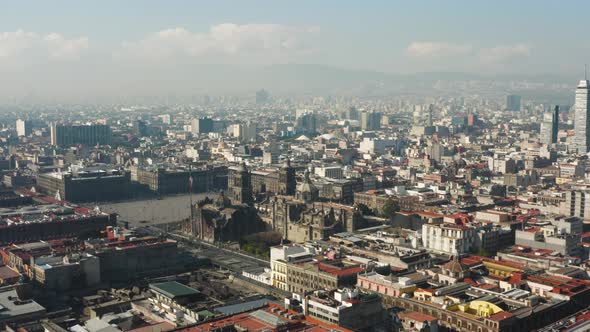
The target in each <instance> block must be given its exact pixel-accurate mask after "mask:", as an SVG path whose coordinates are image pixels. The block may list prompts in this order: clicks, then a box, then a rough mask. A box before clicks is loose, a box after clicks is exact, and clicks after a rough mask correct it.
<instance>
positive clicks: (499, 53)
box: [479, 44, 532, 63]
mask: <svg viewBox="0 0 590 332" xmlns="http://www.w3.org/2000/svg"><path fill="white" fill-rule="evenodd" d="M531 48H532V47H531V46H530V45H528V44H515V45H504V46H496V47H492V48H484V49H481V50H480V51H479V59H480V60H481V61H482V62H484V63H497V62H504V61H508V60H511V59H514V58H519V57H527V56H529V55H530V54H531Z"/></svg>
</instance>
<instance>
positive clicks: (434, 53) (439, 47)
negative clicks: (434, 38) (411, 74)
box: [406, 42, 473, 58]
mask: <svg viewBox="0 0 590 332" xmlns="http://www.w3.org/2000/svg"><path fill="white" fill-rule="evenodd" d="M472 49H473V48H472V47H471V45H468V44H453V43H446V42H413V43H411V44H410V45H409V46H408V47H407V49H406V53H407V54H408V55H409V56H411V57H416V58H430V57H445V56H458V55H466V54H469V53H470V52H471V51H472Z"/></svg>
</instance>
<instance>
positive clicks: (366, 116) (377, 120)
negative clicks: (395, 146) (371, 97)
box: [361, 111, 382, 130]
mask: <svg viewBox="0 0 590 332" xmlns="http://www.w3.org/2000/svg"><path fill="white" fill-rule="evenodd" d="M381 117H382V114H381V113H380V112H367V111H363V112H362V113H361V129H362V130H379V129H381Z"/></svg>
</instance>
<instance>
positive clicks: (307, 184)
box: [257, 170, 367, 242]
mask: <svg viewBox="0 0 590 332" xmlns="http://www.w3.org/2000/svg"><path fill="white" fill-rule="evenodd" d="M257 208H258V215H259V216H260V218H261V219H262V220H263V221H264V222H265V223H266V224H267V225H268V228H269V229H271V230H273V231H275V232H278V233H280V234H281V235H282V236H283V239H285V240H289V241H291V242H305V241H312V240H324V239H328V238H329V237H330V236H331V235H333V234H336V233H340V232H352V231H354V230H356V229H358V228H362V227H366V226H367V223H366V222H365V219H364V218H363V216H362V214H361V212H360V211H359V210H358V209H357V208H355V207H352V206H349V205H343V204H337V203H329V202H320V201H319V190H318V188H317V187H316V186H315V185H314V184H313V183H312V181H311V179H310V176H309V170H306V171H305V175H304V178H303V182H302V183H301V184H300V185H299V186H298V188H297V191H296V193H295V195H275V196H269V197H267V199H266V200H265V201H263V202H260V203H259V204H257Z"/></svg>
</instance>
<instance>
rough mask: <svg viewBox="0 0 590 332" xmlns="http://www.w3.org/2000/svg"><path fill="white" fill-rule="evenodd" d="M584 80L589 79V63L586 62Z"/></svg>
mask: <svg viewBox="0 0 590 332" xmlns="http://www.w3.org/2000/svg"><path fill="white" fill-rule="evenodd" d="M584 80H588V65H587V64H584Z"/></svg>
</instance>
